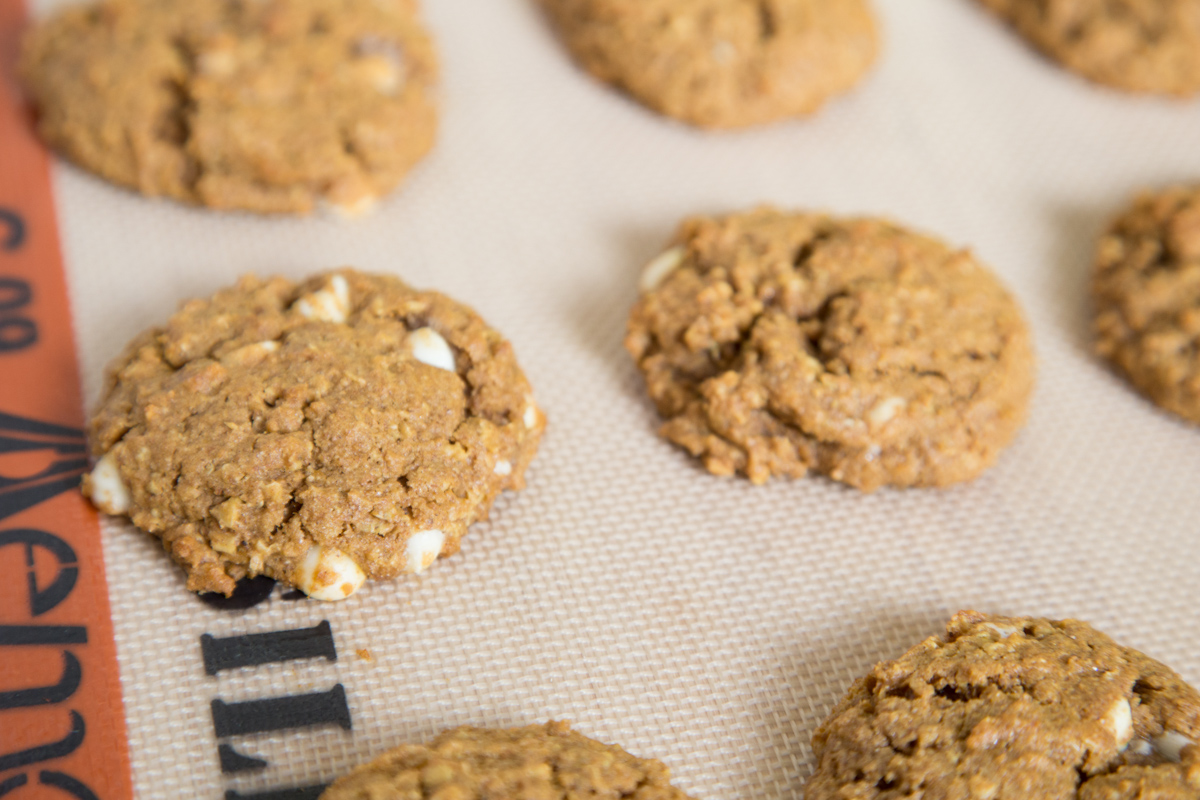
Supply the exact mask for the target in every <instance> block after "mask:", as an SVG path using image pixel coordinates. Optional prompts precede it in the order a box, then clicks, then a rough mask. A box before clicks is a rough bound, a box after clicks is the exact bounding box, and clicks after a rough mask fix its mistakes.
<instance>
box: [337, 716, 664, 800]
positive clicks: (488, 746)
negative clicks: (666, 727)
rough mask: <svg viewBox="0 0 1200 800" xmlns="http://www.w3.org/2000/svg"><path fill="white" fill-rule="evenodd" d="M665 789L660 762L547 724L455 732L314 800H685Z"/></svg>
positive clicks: (368, 767) (404, 749) (369, 767)
mask: <svg viewBox="0 0 1200 800" xmlns="http://www.w3.org/2000/svg"><path fill="white" fill-rule="evenodd" d="M669 781H670V773H669V771H668V770H667V768H666V767H665V766H664V765H663V764H662V762H660V761H656V760H654V759H644V758H637V757H636V756H631V755H630V754H629V753H626V752H625V751H624V750H622V749H621V748H620V747H617V746H616V745H611V744H602V743H600V742H597V741H596V740H594V739H589V738H588V737H586V736H584V735H582V734H580V733H576V732H575V731H572V730H571V729H570V726H569V725H568V724H567V723H565V722H550V723H547V724H545V725H530V726H528V727H525V728H511V729H505V730H498V729H488V728H471V727H462V728H456V729H454V730H450V731H447V732H445V733H443V734H442V735H440V736H438V737H437V738H436V739H434V740H433V741H432V742H430V743H429V744H428V745H403V746H401V747H397V748H396V749H394V750H391V751H389V752H387V753H385V754H384V755H382V756H380V757H379V758H377V759H375V760H374V761H372V762H370V763H369V764H365V765H363V766H361V767H359V768H358V769H356V770H354V771H353V772H351V773H350V774H349V775H347V776H345V777H344V778H341V779H340V780H338V781H336V782H335V783H334V784H333V785H331V786H330V787H329V788H328V789H326V790H325V793H324V794H323V795H321V800H368V798H370V800H421V799H422V798H435V797H436V798H455V800H486V799H487V798H523V799H527V800H569V799H570V798H584V797H589V798H597V799H598V800H606V799H607V800H618V799H619V798H628V799H629V800H687V795H685V794H684V793H683V792H681V791H680V790H679V789H676V788H674V787H673V786H671V784H670V783H669Z"/></svg>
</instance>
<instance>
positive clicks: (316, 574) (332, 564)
mask: <svg viewBox="0 0 1200 800" xmlns="http://www.w3.org/2000/svg"><path fill="white" fill-rule="evenodd" d="M366 579H367V576H366V575H365V574H364V573H363V571H362V569H361V568H360V567H359V566H358V564H357V563H355V561H354V559H352V558H350V556H348V555H346V554H345V553H343V552H341V551H340V550H334V549H332V548H325V547H321V546H320V545H317V544H315V545H313V546H312V547H310V548H308V552H307V553H306V554H305V555H304V560H303V561H302V562H300V566H299V567H298V568H297V569H296V571H295V572H294V573H293V575H292V583H293V585H295V587H296V588H297V589H299V590H300V591H302V592H304V593H305V594H306V595H308V596H309V597H311V598H313V599H314V600H345V599H346V598H347V597H349V596H350V595H352V594H354V593H355V592H357V591H358V589H359V587H361V586H362V585H363V582H364V581H366Z"/></svg>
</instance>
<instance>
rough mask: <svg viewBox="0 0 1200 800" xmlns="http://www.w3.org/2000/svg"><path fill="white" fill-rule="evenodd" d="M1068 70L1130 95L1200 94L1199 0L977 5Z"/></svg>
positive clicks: (1020, 0)
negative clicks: (985, 7) (1139, 93)
mask: <svg viewBox="0 0 1200 800" xmlns="http://www.w3.org/2000/svg"><path fill="white" fill-rule="evenodd" d="M980 2H982V3H983V4H984V5H985V6H987V7H988V8H989V9H991V10H992V11H993V12H995V13H996V14H997V15H998V16H999V17H1001V18H1002V19H1004V20H1006V21H1007V22H1008V23H1009V24H1011V25H1012V26H1013V28H1015V29H1016V30H1017V31H1018V32H1019V33H1020V34H1021V35H1022V36H1024V37H1025V38H1026V39H1027V40H1029V42H1030V43H1032V44H1033V45H1034V46H1035V47H1037V48H1038V49H1039V50H1041V51H1042V52H1043V53H1045V54H1046V55H1047V56H1049V57H1050V58H1053V59H1054V60H1055V61H1058V62H1059V63H1060V64H1062V65H1063V66H1064V67H1066V68H1067V69H1069V70H1071V71H1072V72H1075V73H1077V74H1079V75H1082V76H1083V77H1085V78H1088V79H1090V80H1093V81H1095V82H1097V83H1101V84H1105V85H1106V86H1111V87H1114V88H1116V89H1123V90H1125V91H1128V92H1144V93H1152V94H1166V95H1178V96H1187V95H1192V94H1195V93H1196V92H1200V0H980Z"/></svg>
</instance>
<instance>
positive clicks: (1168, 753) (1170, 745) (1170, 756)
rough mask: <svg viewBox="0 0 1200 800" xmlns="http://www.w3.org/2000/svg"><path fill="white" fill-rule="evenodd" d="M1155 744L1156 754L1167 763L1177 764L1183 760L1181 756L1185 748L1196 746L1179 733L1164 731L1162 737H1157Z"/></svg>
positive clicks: (1154, 740)
mask: <svg viewBox="0 0 1200 800" xmlns="http://www.w3.org/2000/svg"><path fill="white" fill-rule="evenodd" d="M1153 742H1154V750H1155V752H1156V753H1158V754H1159V755H1160V756H1162V757H1163V758H1165V759H1166V760H1167V761H1174V762H1175V763H1176V764H1178V763H1179V761H1180V760H1181V759H1182V758H1183V756H1182V754H1181V751H1182V750H1183V748H1185V747H1190V746H1191V745H1193V744H1195V742H1193V741H1192V740H1191V739H1189V738H1188V737H1186V736H1184V735H1183V734H1182V733H1179V732H1177V731H1164V732H1163V734H1162V735H1161V736H1155V737H1154V739H1153Z"/></svg>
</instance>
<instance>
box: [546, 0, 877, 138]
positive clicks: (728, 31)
mask: <svg viewBox="0 0 1200 800" xmlns="http://www.w3.org/2000/svg"><path fill="white" fill-rule="evenodd" d="M542 2H543V4H544V5H545V7H546V9H547V10H548V12H549V14H550V16H551V17H552V19H553V20H554V21H555V22H556V24H557V26H558V28H559V30H560V31H561V33H562V36H563V39H564V40H565V41H566V44H567V46H568V48H570V50H571V51H572V53H573V54H574V55H575V58H576V59H577V60H578V61H579V63H580V64H581V65H582V66H583V67H584V69H586V70H587V71H588V72H590V73H591V74H592V75H594V76H595V77H597V78H599V79H600V80H602V81H606V82H608V83H611V84H613V85H615V86H618V87H620V88H622V89H624V90H626V91H627V92H629V94H631V95H633V96H634V97H635V98H637V99H638V100H640V101H641V102H642V103H644V104H645V105H647V106H649V107H650V108H652V109H654V110H656V111H659V112H661V113H663V114H666V115H668V116H671V117H675V118H677V119H681V120H684V121H685V122H690V123H692V124H694V125H699V126H702V127H706V128H737V127H743V126H747V125H757V124H761V123H765V122H771V121H773V120H777V119H782V118H784V117H794V116H799V115H802V114H810V113H812V112H814V111H816V110H817V109H818V108H819V107H820V106H821V105H822V104H823V103H824V102H825V101H826V100H828V99H829V98H831V97H833V96H834V95H838V94H841V93H843V92H845V91H847V90H849V89H850V88H851V87H852V86H853V85H854V84H855V83H857V82H858V80H859V79H860V78H861V77H862V75H863V73H864V72H865V71H866V70H867V68H868V67H869V66H870V65H871V63H872V62H873V61H874V59H875V53H876V50H877V49H878V41H877V40H878V33H877V31H876V24H875V21H874V18H873V17H872V15H871V11H870V8H869V7H868V5H867V0H837V2H829V0H542Z"/></svg>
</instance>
